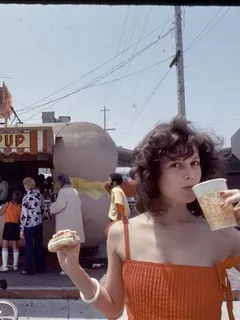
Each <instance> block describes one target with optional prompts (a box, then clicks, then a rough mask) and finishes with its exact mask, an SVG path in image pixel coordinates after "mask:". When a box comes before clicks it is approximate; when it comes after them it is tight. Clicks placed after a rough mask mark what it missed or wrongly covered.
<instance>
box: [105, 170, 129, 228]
mask: <svg viewBox="0 0 240 320" xmlns="http://www.w3.org/2000/svg"><path fill="white" fill-rule="evenodd" d="M122 182H123V178H122V175H121V174H119V173H115V172H114V173H111V174H110V175H109V179H108V187H109V188H110V190H111V203H110V208H109V213H108V217H109V220H110V222H115V221H117V220H121V219H122V218H123V217H125V218H128V217H129V214H130V208H129V204H128V200H127V197H126V195H125V193H124V191H123V190H122V188H121V184H122Z"/></svg>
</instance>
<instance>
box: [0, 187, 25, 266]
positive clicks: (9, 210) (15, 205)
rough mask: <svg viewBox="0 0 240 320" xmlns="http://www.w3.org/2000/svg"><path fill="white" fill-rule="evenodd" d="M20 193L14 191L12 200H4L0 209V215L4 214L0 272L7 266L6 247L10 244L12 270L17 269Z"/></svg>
mask: <svg viewBox="0 0 240 320" xmlns="http://www.w3.org/2000/svg"><path fill="white" fill-rule="evenodd" d="M21 202H22V193H21V192H20V191H14V192H13V194H12V200H11V201H10V202H6V203H5V204H4V205H3V206H2V208H1V209H0V215H4V227H3V235H2V239H3V246H2V266H1V267H0V272H7V271H8V270H9V268H8V247H9V244H12V249H13V270H14V271H17V270H18V259H19V249H18V241H19V240H20V216H21Z"/></svg>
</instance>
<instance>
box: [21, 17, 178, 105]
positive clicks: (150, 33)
mask: <svg viewBox="0 0 240 320" xmlns="http://www.w3.org/2000/svg"><path fill="white" fill-rule="evenodd" d="M171 20H172V18H169V19H168V20H167V21H165V22H164V23H163V24H161V25H160V26H158V27H156V28H155V29H154V30H152V31H151V32H149V33H148V34H147V35H146V36H144V37H143V38H142V39H140V40H138V41H136V42H134V43H133V44H132V45H131V46H130V47H128V48H126V49H124V50H122V51H121V52H119V53H118V54H116V55H115V56H113V57H112V58H110V59H108V60H107V61H105V62H104V63H102V64H101V65H99V66H97V67H96V68H94V69H92V70H90V71H89V72H87V73H86V74H84V75H82V76H81V77H79V78H78V79H76V80H75V81H73V82H71V83H69V84H68V85H66V86H64V87H62V88H61V89H59V90H57V91H55V92H53V93H51V94H49V95H47V96H45V97H44V98H42V99H40V100H37V101H35V102H34V103H31V104H30V105H28V106H26V108H30V107H32V106H33V105H35V104H38V103H39V102H42V101H44V100H46V99H47V98H50V97H52V96H53V95H55V94H57V93H59V92H61V91H63V90H64V89H66V88H68V87H70V86H72V85H74V84H75V83H77V82H79V81H80V80H82V79H84V78H86V77H87V76H89V75H90V74H92V73H94V72H95V71H97V70H99V69H100V68H102V67H103V66H105V65H106V64H108V63H109V62H111V61H112V60H114V59H116V58H117V57H118V56H120V55H121V54H123V53H124V52H126V51H128V50H129V49H131V48H132V47H134V46H135V45H137V44H138V43H140V42H142V41H143V40H145V39H147V38H148V37H150V36H151V35H152V34H154V33H155V32H156V31H158V30H159V29H161V28H162V27H163V26H164V25H166V24H167V23H168V22H169V21H171ZM18 111H20V110H18Z"/></svg>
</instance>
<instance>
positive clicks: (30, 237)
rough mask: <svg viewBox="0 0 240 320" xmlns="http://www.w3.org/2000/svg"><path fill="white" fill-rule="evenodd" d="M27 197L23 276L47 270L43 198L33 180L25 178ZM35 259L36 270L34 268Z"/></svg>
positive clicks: (22, 224)
mask: <svg viewBox="0 0 240 320" xmlns="http://www.w3.org/2000/svg"><path fill="white" fill-rule="evenodd" d="M23 185H24V188H25V190H26V192H27V193H26V195H25V196H24V197H23V201H22V212H21V234H20V235H21V237H22V238H24V239H25V269H24V270H22V271H21V274H22V275H32V274H34V272H37V273H40V272H43V271H44V269H45V263H44V248H43V208H42V206H43V197H42V195H41V193H40V191H39V190H38V189H36V188H35V187H36V184H35V181H34V180H33V179H32V178H29V177H28V178H25V179H24V180H23ZM33 257H34V260H35V268H34V266H33Z"/></svg>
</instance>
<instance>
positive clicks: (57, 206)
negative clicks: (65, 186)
mask: <svg viewBox="0 0 240 320" xmlns="http://www.w3.org/2000/svg"><path fill="white" fill-rule="evenodd" d="M66 206H67V198H66V196H65V194H64V192H63V191H62V190H60V191H59V193H58V197H57V199H56V201H55V202H52V203H51V205H50V212H51V214H56V213H59V212H60V211H62V210H63V209H64V208H66Z"/></svg>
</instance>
